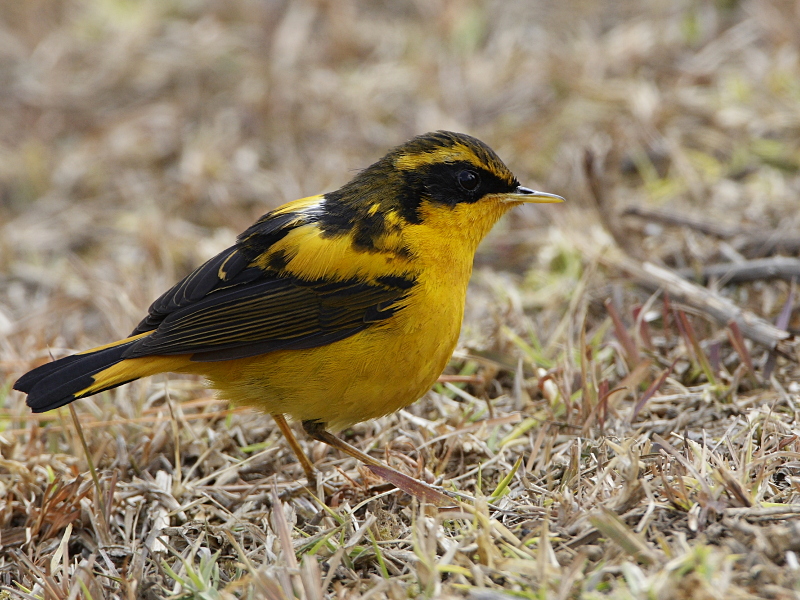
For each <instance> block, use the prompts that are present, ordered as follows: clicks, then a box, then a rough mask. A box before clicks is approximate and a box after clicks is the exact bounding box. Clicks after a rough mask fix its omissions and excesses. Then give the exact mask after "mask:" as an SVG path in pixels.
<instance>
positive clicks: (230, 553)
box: [0, 0, 800, 600]
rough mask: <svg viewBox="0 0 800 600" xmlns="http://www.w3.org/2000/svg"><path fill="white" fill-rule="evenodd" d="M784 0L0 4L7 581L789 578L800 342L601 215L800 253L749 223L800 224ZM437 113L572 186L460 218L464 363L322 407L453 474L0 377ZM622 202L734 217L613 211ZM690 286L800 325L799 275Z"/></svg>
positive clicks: (498, 583)
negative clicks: (307, 466)
mask: <svg viewBox="0 0 800 600" xmlns="http://www.w3.org/2000/svg"><path fill="white" fill-rule="evenodd" d="M567 5H568V6H567ZM798 11H800V9H798V6H797V3H796V2H794V3H792V2H789V1H781V0H774V1H766V0H759V1H746V2H745V1H743V2H736V1H732V2H724V1H719V2H716V3H713V2H700V1H698V2H690V1H684V2H675V3H661V2H656V1H652V2H634V1H630V2H602V3H594V2H585V1H581V2H578V1H576V2H571V3H557V2H525V1H523V0H519V1H516V2H514V1H509V0H506V1H496V2H489V1H488V0H487V1H480V0H449V1H448V0H436V1H432V2H429V1H427V0H425V1H423V0H407V1H403V2H379V3H375V2H372V3H370V2H357V1H355V0H351V1H347V0H336V1H333V0H327V1H324V0H298V1H296V2H294V1H293V2H291V3H289V2H257V1H255V0H233V1H226V2H222V1H219V0H216V1H215V0H206V1H203V2H199V1H195V2H189V1H185V2H178V1H170V2H156V1H150V2H130V1H128V0H94V1H84V2H79V1H77V0H72V1H66V2H56V1H54V0H28V1H26V2H5V3H2V5H0V113H2V115H3V116H2V117H1V118H0V397H2V398H3V399H4V403H3V415H2V418H1V419H0V426H1V427H2V429H3V431H2V433H0V452H2V458H0V486H2V494H0V585H1V586H2V590H3V591H2V592H0V595H1V596H2V597H9V598H61V597H71V598H95V599H96V598H102V597H108V598H136V597H141V598H162V597H175V598H190V597H191V598H204V599H213V598H232V597H242V598H271V599H272V598H275V599H279V598H287V597H288V598H291V597H300V598H307V599H309V600H312V599H317V598H324V597H358V596H359V595H360V596H361V597H363V598H367V597H369V598H404V597H415V596H421V597H442V596H466V597H469V598H474V599H476V600H495V599H496V600H500V599H503V598H516V597H525V598H545V597H546V598H559V599H566V598H577V597H587V598H593V597H601V596H608V597H613V598H658V599H667V598H709V599H711V598H753V597H760V598H765V597H766V598H795V597H797V596H798V590H800V559H798V553H800V541H798V540H800V522H799V521H798V520H797V518H798V516H800V502H798V500H799V499H800V498H799V497H798V494H800V468H799V467H798V465H800V437H799V436H800V427H798V424H797V419H798V405H800V370H798V366H797V363H796V362H795V361H794V360H790V359H793V358H796V356H795V357H791V356H790V357H789V358H786V357H782V356H771V355H770V353H769V352H767V351H766V350H765V349H764V348H761V347H759V346H757V345H754V344H752V343H750V341H749V340H742V339H741V338H740V337H738V336H737V335H736V331H735V330H731V328H729V327H726V326H725V324H724V323H723V324H718V323H715V322H713V321H711V320H709V319H708V318H706V317H705V316H704V315H703V314H701V313H698V312H697V311H692V310H691V309H690V307H686V306H680V305H677V304H675V303H674V302H673V303H670V302H665V301H664V297H663V295H661V294H655V295H652V296H651V295H650V294H649V293H647V292H644V291H643V290H642V289H641V288H640V287H638V286H637V285H635V284H634V283H632V282H631V281H629V280H626V279H625V278H624V277H623V276H622V275H621V273H620V272H617V271H616V270H614V269H613V268H610V267H608V266H607V265H608V261H606V260H604V258H603V257H604V256H605V255H606V254H604V251H603V248H604V247H606V246H609V245H612V244H613V242H612V239H616V240H617V241H618V243H619V244H620V245H622V246H623V250H626V251H627V252H628V253H629V254H631V255H633V256H634V258H635V259H637V260H649V261H653V262H656V263H660V264H662V265H667V266H670V267H673V268H686V267H688V268H694V269H695V270H697V271H698V272H699V269H701V268H702V266H703V265H705V264H708V263H710V262H721V261H737V260H741V259H743V258H748V257H750V256H758V255H759V253H761V254H763V253H765V252H766V253H768V254H769V253H773V252H776V251H778V252H781V251H783V252H786V251H787V250H788V251H790V252H794V254H795V255H796V254H797V247H796V246H795V247H792V246H791V244H785V245H784V246H783V248H781V247H780V246H778V247H777V248H776V246H775V244H769V243H765V242H763V241H762V242H760V243H759V244H752V243H750V244H749V245H748V240H751V239H752V234H753V233H754V232H762V233H763V232H768V231H774V232H775V234H776V237H777V236H778V235H779V234H780V235H784V234H785V235H794V236H795V237H796V236H797V234H798V232H799V231H800V211H798V210H797V207H798V206H800V204H799V200H798V196H799V195H800V176H799V175H798V173H799V169H800V84H798V82H800V46H798V42H797V40H798V39H800V13H799V12H798ZM437 128H449V129H455V130H461V131H465V132H468V133H471V134H474V135H477V136H478V137H480V138H482V139H484V140H485V141H487V142H488V143H489V144H491V145H492V146H493V147H494V148H495V149H496V150H497V151H498V152H499V154H500V155H501V156H502V157H504V158H505V159H506V160H507V162H508V163H509V164H510V165H511V167H512V168H513V169H514V170H515V172H516V173H517V175H518V176H519V177H520V179H521V180H522V181H523V182H525V183H526V184H529V185H532V186H535V187H539V188H542V189H546V190H548V191H553V192H556V193H560V194H563V195H565V196H567V197H568V198H569V200H570V202H569V204H568V205H565V206H559V207H546V208H542V209H529V210H527V211H519V212H518V213H516V214H515V216H514V218H512V219H509V220H508V221H506V222H505V223H504V224H502V225H500V226H499V227H498V228H497V230H496V231H495V232H494V234H493V235H492V236H491V237H490V239H489V240H487V242H486V244H485V245H484V247H483V249H482V250H481V253H480V256H479V257H478V261H477V262H478V268H477V269H476V275H475V277H474V281H473V286H472V290H471V295H470V301H469V306H468V312H467V319H466V322H465V327H464V333H463V336H462V344H461V349H460V350H459V352H458V353H457V355H456V357H455V358H454V359H453V361H452V363H451V366H450V367H449V371H448V372H449V373H451V374H462V375H474V376H475V377H473V378H471V379H469V378H468V380H467V382H466V383H465V382H456V383H452V382H447V383H442V384H440V385H439V386H437V388H436V389H435V390H434V391H432V392H431V393H430V394H428V396H426V397H425V398H424V399H422V400H421V401H419V402H418V403H416V404H415V405H413V406H411V407H410V408H408V409H407V410H405V411H401V412H400V413H398V414H396V415H393V416H390V417H386V418H383V419H380V420H379V421H375V422H368V423H363V424H360V425H358V426H356V427H354V428H352V429H351V430H348V431H347V432H345V434H344V435H345V436H346V438H347V439H348V440H350V441H351V442H353V443H355V444H357V445H359V446H361V447H362V448H364V449H368V450H371V451H372V452H373V453H374V454H375V455H376V456H382V457H384V458H385V459H386V460H388V461H389V462H390V463H391V464H392V465H394V466H395V467H396V468H398V469H401V470H404V471H405V472H407V473H409V474H411V475H414V476H419V477H423V478H426V479H428V480H429V481H435V482H437V483H439V484H441V485H442V486H444V487H445V488H446V489H457V490H460V491H461V492H463V493H465V494H468V495H470V496H471V497H472V498H473V499H472V500H470V501H469V504H470V505H471V506H472V507H473V509H472V510H470V511H464V512H452V511H450V512H438V513H437V512H436V511H431V510H429V509H423V508H420V507H418V506H416V505H415V504H414V503H412V502H411V501H410V500H409V498H408V497H406V496H403V495H402V494H400V493H398V492H396V491H393V490H391V489H389V488H388V487H387V486H386V485H384V484H383V483H382V482H381V481H380V480H378V479H376V478H375V477H374V476H372V475H371V474H370V473H369V471H367V470H366V469H364V468H362V467H360V466H359V465H358V464H356V463H355V462H354V461H353V460H350V459H342V458H341V457H339V456H337V455H335V454H334V453H332V452H330V451H328V449H327V448H325V447H322V446H320V445H317V444H306V442H305V441H304V442H303V443H304V444H306V447H307V449H308V451H309V452H310V453H311V455H312V456H313V457H314V458H315V460H316V461H317V462H318V465H319V466H320V467H321V469H322V470H323V472H324V479H325V484H326V490H322V492H321V493H319V494H317V495H316V496H315V495H313V494H311V493H307V492H305V491H303V490H302V489H300V488H299V486H298V482H299V481H302V474H301V470H300V469H299V467H298V465H297V464H296V462H295V460H294V458H293V456H292V455H291V452H290V451H289V449H288V446H287V445H286V444H285V443H284V442H283V441H282V440H281V439H280V437H279V433H278V431H277V428H276V427H275V426H274V424H273V423H272V422H271V420H270V419H269V418H268V417H265V416H261V415H255V414H253V413H250V412H246V411H241V410H232V409H230V408H228V407H227V405H226V404H224V403H222V402H219V401H217V400H215V399H214V398H213V396H212V394H211V393H210V392H209V391H207V390H205V389H204V388H203V386H202V384H201V383H200V382H198V381H195V380H192V379H186V378H184V379H181V378H178V377H170V378H169V379H166V378H153V379H151V380H146V381H141V382H136V383H134V384H131V385H128V386H125V387H123V388H121V389H118V390H114V391H112V392H107V393H104V394H101V395H100V396H98V397H94V398H90V399H87V400H84V401H81V402H80V403H78V404H77V406H76V409H77V413H78V416H79V418H80V421H81V423H82V426H81V429H82V432H83V435H84V436H85V439H86V444H87V447H88V450H89V452H88V454H87V453H86V452H85V451H84V449H83V447H82V444H81V439H80V436H79V435H78V432H77V430H76V428H75V424H74V423H73V421H72V418H71V416H70V414H69V411H68V410H67V409H62V410H60V411H59V412H57V413H55V414H46V415H41V416H33V415H30V414H29V413H28V411H27V409H26V407H25V406H24V401H23V398H22V396H21V395H20V394H18V393H16V392H10V391H9V389H10V385H11V382H13V381H14V379H15V378H16V377H17V376H19V375H20V374H21V373H23V372H25V371H26V370H27V369H29V368H31V367H32V366H35V365H36V364H39V363H41V362H43V361H45V360H48V359H49V358H48V357H49V355H53V356H62V355H65V354H67V353H69V352H71V351H74V350H79V349H84V348H88V347H90V346H93V345H97V344H100V343H105V342H107V341H109V340H112V339H116V338H118V337H119V336H122V335H125V334H126V333H127V332H128V331H129V330H130V329H131V328H132V327H133V325H134V324H135V323H136V322H138V319H139V318H140V317H141V315H142V314H143V312H144V311H145V310H146V308H147V306H148V304H149V302H150V301H151V300H152V299H153V298H154V297H155V296H156V295H158V294H159V293H160V292H161V291H163V290H164V289H166V288H167V287H168V286H169V285H171V284H172V283H173V282H174V281H175V280H176V279H178V278H179V277H180V276H182V275H184V274H186V273H187V272H188V270H189V269H190V268H191V267H192V266H194V265H196V264H198V263H199V262H201V261H202V260H204V259H205V258H208V257H209V256H211V255H212V254H213V253H214V252H215V251H217V250H220V249H222V248H224V247H225V246H226V245H227V244H229V243H230V242H231V241H232V239H233V237H234V235H235V234H236V233H237V232H238V231H240V230H242V229H244V228H245V227H246V226H247V225H248V224H249V223H250V222H251V221H252V220H253V219H254V218H256V217H257V216H258V215H260V214H261V213H263V212H265V211H266V210H267V209H269V208H271V207H274V206H276V205H278V204H280V203H282V202H284V201H287V200H291V199H294V198H297V197H300V196H302V195H307V194H311V193H317V192H319V191H323V190H330V189H333V188H335V187H337V186H338V185H340V184H342V183H343V182H344V181H346V179H347V178H348V177H349V174H350V172H351V171H352V170H354V169H357V168H359V167H362V166H365V165H366V164H368V163H369V162H370V161H371V160H373V159H375V158H376V157H378V156H380V155H381V154H382V153H383V152H384V151H385V150H386V149H387V148H388V147H389V146H391V145H393V144H395V143H399V142H401V141H403V140H405V139H407V138H409V137H411V136H412V135H414V134H417V133H420V132H423V131H427V130H431V129H437ZM587 150H589V151H591V153H592V156H594V157H595V159H596V161H597V162H598V164H602V165H603V167H602V171H601V172H602V176H603V180H604V183H603V185H604V186H605V188H604V196H605V198H606V201H605V202H604V203H603V204H602V205H601V207H600V210H601V211H602V214H601V215H598V213H597V212H596V211H597V208H596V207H595V206H594V205H593V203H592V200H593V198H594V196H593V194H592V192H591V191H590V186H587V183H586V180H585V176H584V156H585V155H586V151H587ZM632 205H633V206H639V207H647V208H661V209H665V210H667V211H669V212H670V213H671V214H673V215H681V216H688V217H691V218H693V219H695V220H702V221H705V222H707V223H710V224H712V225H716V226H725V227H727V228H728V229H730V228H739V227H743V228H745V229H744V230H742V231H739V230H738V229H737V230H736V231H733V232H732V234H731V235H728V236H727V237H726V236H720V235H710V234H707V233H703V232H701V231H700V230H699V229H697V228H693V227H677V226H670V225H664V224H663V223H657V222H649V221H647V220H646V219H642V218H637V217H630V216H629V217H623V216H621V213H622V210H623V209H624V208H625V207H627V206H632ZM598 217H600V218H598ZM712 229H713V228H712ZM712 233H713V232H712ZM709 285H710V286H711V287H713V288H715V289H719V290H720V291H721V293H722V294H724V295H725V296H727V297H728V298H730V299H732V300H733V301H734V302H735V303H736V304H737V305H739V306H741V307H743V308H747V309H749V310H751V311H753V312H754V313H756V314H758V315H761V316H762V317H764V318H767V319H769V320H775V319H776V318H777V317H778V315H779V314H780V313H781V311H782V310H784V311H785V315H784V316H785V323H788V327H789V329H790V330H791V329H792V328H793V329H794V330H795V331H797V329H798V322H797V319H798V311H797V308H798V296H797V294H796V293H795V294H792V284H790V283H788V282H787V281H784V280H780V279H779V280H759V281H755V282H751V283H747V284H740V285H727V286H726V285H725V282H724V281H712V282H711V283H710V284H709ZM786 326H787V325H786V324H784V327H786ZM89 460H91V462H92V463H93V464H94V465H95V467H96V474H97V478H98V481H97V482H96V483H95V482H93V480H92V475H91V473H90V469H89ZM176 464H179V465H180V468H179V469H176V468H175V465H176Z"/></svg>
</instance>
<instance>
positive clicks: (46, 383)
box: [14, 342, 132, 413]
mask: <svg viewBox="0 0 800 600" xmlns="http://www.w3.org/2000/svg"><path fill="white" fill-rule="evenodd" d="M131 343H132V342H129V343H122V344H120V345H119V346H112V347H110V348H104V349H102V350H97V351H95V352H91V351H90V352H87V353H84V354H73V355H72V356H65V357H64V358H61V359H59V360H56V361H53V362H50V363H47V364H44V365H42V366H41V367H37V368H35V369H33V370H32V371H29V372H27V373H26V374H25V375H23V376H22V377H20V378H19V379H18V380H17V381H16V383H14V389H15V390H19V391H20V392H25V393H26V394H28V400H27V404H28V406H30V407H31V410H33V412H35V413H40V412H46V411H48V410H53V409H54V408H58V407H60V406H64V405H65V404H69V403H70V402H72V401H73V400H77V399H78V398H81V397H82V396H80V395H79V392H80V391H81V390H85V389H86V388H88V387H89V386H90V385H92V384H93V383H94V382H95V380H94V375H96V374H97V373H99V372H100V371H102V370H104V369H107V368H108V367H110V366H112V365H115V364H117V363H118V362H120V361H121V360H123V358H122V355H123V354H124V353H125V350H127V349H128V346H130V344H131ZM123 383H127V381H120V382H115V383H114V384H113V385H109V386H108V387H106V388H103V389H102V390H94V391H92V393H91V394H87V395H92V394H97V393H99V392H102V391H105V390H110V389H111V388H115V387H117V386H118V385H122V384H123Z"/></svg>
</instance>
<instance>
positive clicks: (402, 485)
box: [303, 421, 452, 506]
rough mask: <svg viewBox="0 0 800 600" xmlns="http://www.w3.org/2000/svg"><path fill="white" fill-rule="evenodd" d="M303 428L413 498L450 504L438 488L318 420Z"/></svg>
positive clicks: (316, 438) (448, 499)
mask: <svg viewBox="0 0 800 600" xmlns="http://www.w3.org/2000/svg"><path fill="white" fill-rule="evenodd" d="M303 429H305V430H306V433H307V434H308V435H310V436H311V437H312V438H314V439H315V440H318V441H320V442H323V443H325V444H328V445H329V446H331V447H333V448H336V449H337V450H341V451H342V452H344V453H345V454H347V455H348V456H352V457H353V458H355V459H357V460H360V461H361V462H363V463H364V464H365V465H367V467H369V470H370V471H372V472H373V473H375V474H376V475H377V476H378V477H381V478H383V479H385V480H386V481H388V482H389V483H392V484H394V486H395V487H397V488H399V489H401V490H403V491H404V492H405V493H407V494H410V495H412V496H414V497H415V498H417V499H419V500H422V501H424V502H430V503H431V504H436V505H437V506H445V505H448V504H452V499H451V498H449V497H448V496H446V495H444V494H443V493H442V492H440V491H439V490H437V489H435V488H433V487H431V486H429V485H428V484H427V483H425V482H423V481H420V480H419V479H414V478H413V477H410V476H408V475H406V474H404V473H401V472H400V471H397V470H396V469H393V468H392V467H390V466H389V465H387V464H386V463H383V462H381V461H379V460H378V459H377V458H372V457H371V456H370V455H369V454H366V453H365V452H362V451H361V450H359V449H358V448H356V447H354V446H351V445H350V444H348V443H347V442H345V441H344V440H341V439H339V438H338V437H336V436H335V435H333V434H332V433H331V432H330V431H327V430H326V429H325V425H324V424H323V423H320V422H319V421H303Z"/></svg>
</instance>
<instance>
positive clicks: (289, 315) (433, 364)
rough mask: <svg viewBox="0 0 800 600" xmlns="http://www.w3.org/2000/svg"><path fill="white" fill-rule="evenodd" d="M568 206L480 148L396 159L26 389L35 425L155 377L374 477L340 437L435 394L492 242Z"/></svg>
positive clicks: (248, 236)
mask: <svg viewBox="0 0 800 600" xmlns="http://www.w3.org/2000/svg"><path fill="white" fill-rule="evenodd" d="M562 201H564V198H562V197H561V196H558V195H555V194H549V193H545V192H538V191H534V190H532V189H529V188H526V187H523V186H522V185H520V183H519V181H518V180H517V178H516V177H515V176H514V174H513V173H512V172H511V171H510V170H509V168H508V167H507V166H506V165H505V164H504V163H503V161H502V160H501V159H500V158H499V157H498V155H497V154H496V153H495V152H494V151H493V150H492V149H491V148H490V147H489V146H488V145H486V144H485V143H483V142H481V141H480V140H478V139H476V138H474V137H472V136H469V135H466V134H463V133H454V132H450V131H435V132H430V133H426V134H423V135H419V136H417V137H414V138H413V139H411V140H409V141H407V142H406V143H403V144H401V145H399V146H397V147H395V148H393V149H391V150H390V151H389V152H388V153H387V154H386V155H385V156H384V157H383V158H381V159H380V160H378V161H377V162H375V163H374V164H372V165H370V166H368V167H366V168H365V169H363V170H361V171H360V172H359V173H357V174H356V175H355V176H354V177H353V178H352V179H351V180H350V181H349V182H348V183H346V184H344V185H343V186H342V187H340V188H339V189H338V190H336V191H333V192H328V193H325V194H320V195H315V196H310V197H307V198H302V199H299V200H295V201H293V202H289V203H287V204H284V205H282V206H280V207H278V208H276V209H274V210H272V211H270V212H268V213H266V214H265V215H263V216H262V217H261V218H260V219H258V220H257V221H256V222H255V223H254V224H253V225H252V226H250V227H249V228H248V229H247V230H245V231H244V232H243V233H242V234H241V235H239V236H238V238H237V240H236V243H235V244H233V245H232V246H230V247H229V248H227V249H225V250H223V251H222V252H220V253H219V254H217V255H216V256H214V257H213V258H211V259H210V260H208V261H207V262H206V263H204V264H203V265H201V266H199V267H198V268H197V269H195V270H194V271H193V272H192V273H190V274H189V275H188V276H186V277H185V278H184V279H183V280H181V281H179V282H178V283H176V284H175V285H174V286H173V287H172V288H170V289H169V290H167V291H166V292H165V293H164V294H163V295H161V296H160V297H159V298H158V299H157V300H155V302H153V304H152V305H151V306H150V308H149V310H148V314H147V316H145V317H144V319H142V321H141V322H140V323H139V324H138V325H137V326H136V328H135V329H134V330H133V331H132V332H131V334H130V335H129V336H128V337H126V338H124V339H121V340H117V341H114V342H111V343H109V344H106V345H103V346H99V347H96V348H92V349H90V350H86V351H84V352H80V353H78V354H73V355H70V356H66V357H64V358H60V359H58V360H54V361H52V362H49V363H45V364H43V365H41V366H39V367H36V368H34V369H33V370H31V371H29V372H28V373H26V374H25V375H23V376H22V377H20V378H19V379H18V380H17V381H16V382H15V383H14V386H13V387H14V389H16V390H19V391H20V392H23V393H25V394H27V405H28V406H29V407H30V408H31V409H32V410H33V412H35V413H41V412H45V411H50V410H53V409H56V408H59V407H61V406H64V405H66V404H69V403H70V402H73V401H74V400H78V399H80V398H85V397H87V396H92V395H94V394H98V393H100V392H103V391H106V390H110V389H112V388H115V387H117V386H120V385H123V384H125V383H128V382H131V381H134V380H136V379H139V378H142V377H147V376H150V375H155V374H157V373H164V372H174V373H189V374H196V375H201V376H203V377H205V378H206V379H207V380H208V381H209V383H210V385H211V387H213V388H214V389H216V390H217V391H218V393H219V395H220V396H221V397H222V398H225V399H227V400H229V401H230V402H232V403H233V404H234V405H240V406H241V405H244V406H249V407H253V408H255V409H258V410H261V411H263V412H265V413H268V414H270V415H272V416H273V418H274V419H275V421H276V423H277V425H278V427H279V429H280V430H281V432H282V433H283V434H284V436H285V437H286V439H287V441H288V443H289V445H290V447H291V449H292V450H293V451H294V453H295V454H296V455H297V458H298V461H299V462H300V465H301V466H302V468H303V470H304V471H305V474H306V476H307V478H308V479H309V481H313V479H314V476H315V474H316V470H315V467H314V465H313V464H312V462H311V461H310V459H309V458H308V457H307V456H306V455H305V453H304V452H303V450H302V448H301V446H300V444H299V443H298V441H297V440H296V438H295V437H294V435H293V433H292V430H291V428H290V427H289V424H288V422H287V420H286V416H287V415H288V416H289V417H291V418H292V419H293V420H295V421H300V422H301V423H302V426H303V429H304V430H305V431H306V432H307V434H308V435H310V436H311V437H312V438H314V439H316V440H319V441H322V442H325V443H327V444H329V445H331V446H333V447H335V448H338V449H339V450H341V451H343V452H345V453H346V454H349V455H351V456H354V457H356V458H358V459H359V460H361V461H363V462H365V463H367V464H368V465H373V466H380V465H383V463H381V462H380V461H378V460H377V459H375V458H373V457H371V456H369V455H368V454H366V453H364V452H362V451H361V450H359V449H357V448H355V447H353V446H351V445H350V444H348V443H346V442H345V441H343V440H341V439H340V438H339V437H337V436H336V435H334V433H332V432H337V431H341V430H342V429H343V428H346V427H349V426H351V425H353V424H355V423H358V422H362V421H366V420H369V419H373V418H376V417H380V416H383V415H387V414H390V413H393V412H395V411H397V410H399V409H401V408H404V407H406V406H408V405H409V404H411V403H413V402H415V401H416V400H418V399H419V398H420V397H422V396H423V395H424V394H425V393H426V392H427V391H428V390H429V389H430V388H431V386H432V385H433V384H434V383H435V382H436V380H437V379H438V377H439V375H440V374H441V373H442V371H443V370H444V368H445V366H446V365H447V363H448V361H449V359H450V357H451V355H452V353H453V350H454V349H455V346H456V343H457V341H458V337H459V333H460V330H461V323H462V318H463V314H464V305H465V300H466V294H467V284H468V282H469V279H470V276H471V273H472V265H473V259H474V256H475V252H476V250H477V248H478V244H479V243H480V241H481V240H482V239H483V238H484V237H485V236H486V234H487V233H488V232H489V230H490V229H491V228H492V227H493V226H494V224H495V223H496V222H497V221H498V220H499V219H500V217H502V216H503V215H504V214H505V213H507V212H508V211H509V210H510V209H512V208H513V207H515V206H518V205H521V204H523V203H554V202H562Z"/></svg>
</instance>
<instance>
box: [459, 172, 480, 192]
mask: <svg viewBox="0 0 800 600" xmlns="http://www.w3.org/2000/svg"><path fill="white" fill-rule="evenodd" d="M457 177H458V185H460V186H461V187H462V188H464V189H465V190H467V191H468V192H473V191H475V188H477V187H478V185H480V183H481V178H480V177H479V176H478V174H477V173H476V172H475V171H461V172H459V174H458V176H457Z"/></svg>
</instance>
